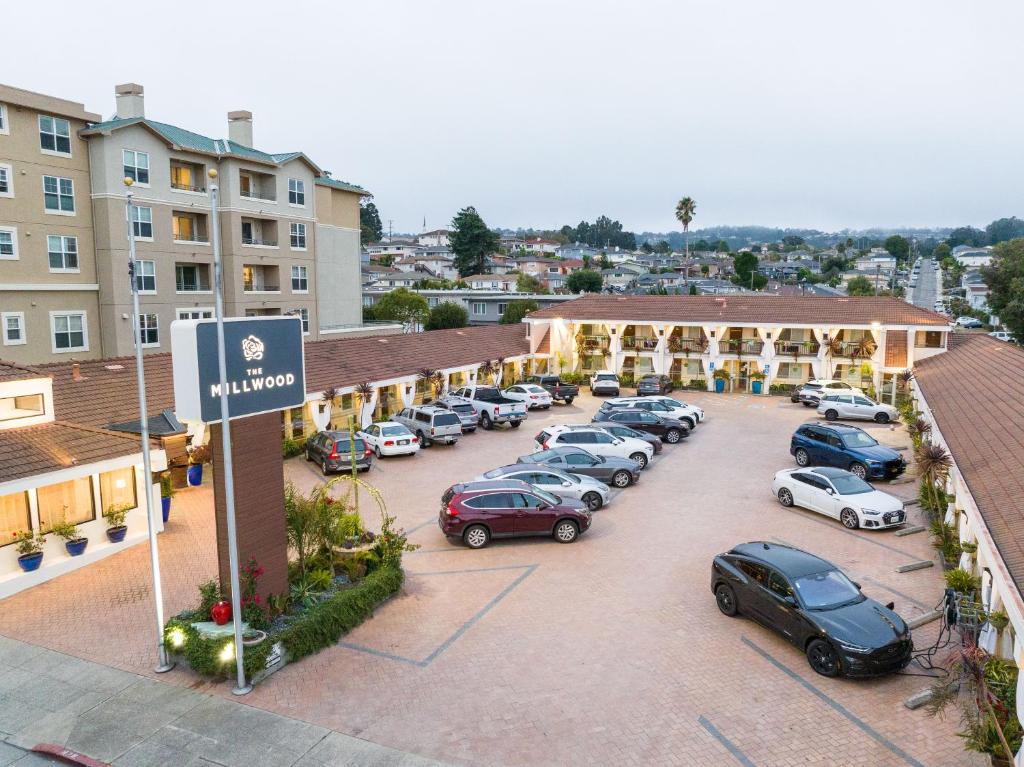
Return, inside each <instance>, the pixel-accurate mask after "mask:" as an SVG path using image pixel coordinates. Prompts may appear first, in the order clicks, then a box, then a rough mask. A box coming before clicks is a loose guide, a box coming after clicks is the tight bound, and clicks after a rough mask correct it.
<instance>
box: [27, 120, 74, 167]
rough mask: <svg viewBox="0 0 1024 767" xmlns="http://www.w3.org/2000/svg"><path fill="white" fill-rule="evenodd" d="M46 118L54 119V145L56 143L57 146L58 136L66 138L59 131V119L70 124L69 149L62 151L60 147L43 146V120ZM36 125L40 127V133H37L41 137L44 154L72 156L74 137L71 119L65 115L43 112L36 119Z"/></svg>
mask: <svg viewBox="0 0 1024 767" xmlns="http://www.w3.org/2000/svg"><path fill="white" fill-rule="evenodd" d="M44 119H50V120H53V134H52V135H53V145H54V147H56V146H57V138H58V137H60V138H64V136H61V135H60V134H59V133H57V123H58V121H59V122H62V123H64V124H65V125H67V126H68V135H67V139H68V151H66V152H61V151H60V150H59V149H56V148H55V149H44V148H43V120H44ZM36 126H37V127H38V129H39V131H38V133H37V134H36V135H37V136H38V137H39V151H40V152H41V153H42V154H48V155H52V156H54V157H71V152H72V149H73V142H72V140H71V139H72V132H71V121H70V120H67V119H65V118H63V117H56V116H55V115H46V114H41V115H39V116H38V120H37V121H36ZM47 135H49V134H47Z"/></svg>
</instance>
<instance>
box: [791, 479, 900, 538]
mask: <svg viewBox="0 0 1024 767" xmlns="http://www.w3.org/2000/svg"><path fill="white" fill-rule="evenodd" d="M772 494H773V495H774V496H775V497H776V498H778V499H779V503H781V504H782V505H783V506H803V507H804V508H805V509H810V510H811V511H817V512H819V513H821V514H824V515H825V516H827V517H832V518H833V519H838V520H839V521H840V522H842V523H843V526H844V527H847V528H849V529H851V530H856V529H857V528H858V527H867V528H876V529H877V528H882V527H895V526H897V525H902V524H903V523H904V522H906V521H907V513H906V511H905V510H904V508H903V501H901V500H900V499H899V498H897V497H896V496H894V495H889V493H883V492H882V491H881V490H875V488H873V487H872V486H871V485H869V484H868V483H867V482H865V481H864V480H863V479H860V478H859V477H857V476H856V475H854V474H851V473H850V472H848V471H846V470H845V469H836V468H833V467H831V466H814V467H810V468H804V469H784V470H783V471H780V472H777V473H776V474H775V479H774V480H772Z"/></svg>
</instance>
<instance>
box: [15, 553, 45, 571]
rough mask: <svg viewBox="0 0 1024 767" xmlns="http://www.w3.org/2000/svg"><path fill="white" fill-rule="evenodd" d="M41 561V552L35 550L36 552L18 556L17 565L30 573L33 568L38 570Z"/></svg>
mask: <svg viewBox="0 0 1024 767" xmlns="http://www.w3.org/2000/svg"><path fill="white" fill-rule="evenodd" d="M42 561H43V552H41V551H40V552H37V553H36V554H22V555H21V556H20V557H18V565H19V566H20V567H21V569H22V570H24V571H25V572H26V573H30V572H32V571H33V570H38V569H39V565H40V564H41V563H42Z"/></svg>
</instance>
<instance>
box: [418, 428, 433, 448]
mask: <svg viewBox="0 0 1024 767" xmlns="http://www.w3.org/2000/svg"><path fill="white" fill-rule="evenodd" d="M416 437H417V438H418V439H419V441H420V447H430V441H429V440H428V439H427V438H426V436H425V435H424V434H423V432H422V431H417V432H416Z"/></svg>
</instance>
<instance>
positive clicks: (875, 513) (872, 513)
mask: <svg viewBox="0 0 1024 767" xmlns="http://www.w3.org/2000/svg"><path fill="white" fill-rule="evenodd" d="M861 513H863V514H867V515H868V516H869V517H877V516H878V515H879V514H881V513H882V512H880V511H877V510H875V509H861Z"/></svg>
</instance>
